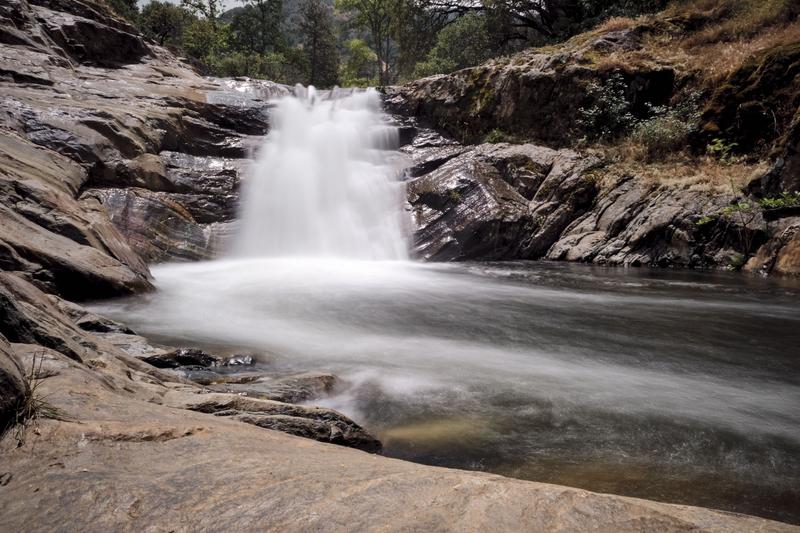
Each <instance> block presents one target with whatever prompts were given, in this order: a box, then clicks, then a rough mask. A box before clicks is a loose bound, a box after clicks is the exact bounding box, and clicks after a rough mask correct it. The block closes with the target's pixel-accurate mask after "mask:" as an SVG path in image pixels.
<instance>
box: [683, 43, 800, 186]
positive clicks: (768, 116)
mask: <svg viewBox="0 0 800 533" xmlns="http://www.w3.org/2000/svg"><path fill="white" fill-rule="evenodd" d="M798 117H800V43H794V44H785V45H778V46H773V47H771V48H768V49H766V50H763V51H761V52H759V53H758V54H756V55H755V56H754V57H753V58H751V59H750V60H749V61H747V62H746V63H745V64H744V65H743V66H742V67H741V68H739V69H737V70H736V71H735V72H733V73H732V74H731V75H730V76H729V77H728V78H727V79H726V80H725V82H724V83H723V84H721V86H720V87H719V88H717V90H716V91H715V92H714V94H713V95H712V97H711V99H710V101H709V103H708V104H707V106H706V108H705V110H704V112H703V116H702V122H701V131H700V135H699V136H698V144H699V147H700V148H701V149H705V146H706V144H707V143H709V142H711V141H712V140H713V139H717V138H718V139H722V140H723V141H724V142H726V143H731V144H732V143H735V146H734V151H735V152H736V153H744V154H752V155H754V156H762V157H763V156H765V155H768V154H770V153H772V155H773V156H776V157H780V158H782V159H784V160H785V159H788V160H789V162H790V164H789V165H788V168H786V166H785V165H784V164H783V162H782V163H781V168H779V169H777V172H776V173H775V175H774V176H771V177H772V179H770V180H767V181H766V182H764V183H763V187H762V188H761V191H759V192H761V193H762V194H776V193H779V192H781V191H795V190H798V189H800V178H799V177H798V174H797V168H796V165H797V163H796V162H793V161H794V159H795V158H796V155H795V154H796V153H797V145H798V132H797V128H798ZM793 165H794V166H793Z"/></svg>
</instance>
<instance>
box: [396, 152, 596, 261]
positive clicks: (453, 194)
mask: <svg viewBox="0 0 800 533" xmlns="http://www.w3.org/2000/svg"><path fill="white" fill-rule="evenodd" d="M434 157H436V156H434ZM592 164H594V161H593V160H591V159H582V158H579V157H578V155H577V154H576V153H574V152H572V151H569V150H563V151H556V150H551V149H548V148H542V147H536V146H533V145H504V144H501V145H492V144H485V145H480V146H477V147H475V148H473V149H470V150H467V151H464V152H463V153H462V154H461V155H458V156H456V157H454V158H452V159H451V160H449V161H447V162H446V163H444V164H443V165H441V166H440V167H439V168H437V169H436V170H434V171H433V172H430V173H428V174H425V175H423V176H421V177H419V178H415V179H412V180H410V181H409V182H408V185H407V187H408V198H409V203H410V204H411V208H412V215H413V217H414V221H415V225H416V232H415V249H416V252H417V254H418V255H419V256H421V257H423V258H425V259H429V260H437V261H441V260H465V259H486V260H495V259H529V258H537V257H541V256H542V255H543V254H544V253H546V251H547V250H548V249H549V248H550V246H551V245H552V244H553V243H554V242H555V241H556V240H557V239H558V237H559V235H560V233H561V232H562V231H563V230H564V229H565V228H566V227H567V225H569V223H570V222H572V221H573V220H574V219H575V218H576V217H578V216H580V214H582V213H583V211H584V210H586V209H587V208H588V207H589V206H590V205H591V202H592V200H593V198H594V194H595V188H594V184H593V183H592V181H591V180H589V179H587V178H586V176H585V175H584V174H585V171H586V170H587V169H589V168H590V167H591V165H592Z"/></svg>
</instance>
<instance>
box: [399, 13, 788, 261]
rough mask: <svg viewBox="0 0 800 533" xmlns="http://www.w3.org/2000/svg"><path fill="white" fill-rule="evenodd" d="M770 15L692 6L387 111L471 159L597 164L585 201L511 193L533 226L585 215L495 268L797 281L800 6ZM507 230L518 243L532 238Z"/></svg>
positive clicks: (486, 68) (613, 27)
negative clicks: (477, 154) (507, 148)
mask: <svg viewBox="0 0 800 533" xmlns="http://www.w3.org/2000/svg"><path fill="white" fill-rule="evenodd" d="M773 4H775V5H772V4H770V5H769V6H765V5H763V4H761V3H755V2H751V3H738V2H725V1H722V0H720V1H716V2H714V1H709V2H704V3H696V2H694V3H688V4H686V5H677V6H673V7H671V8H669V9H668V10H666V11H665V12H662V13H659V14H656V15H652V16H645V17H640V18H638V19H635V20H632V19H612V20H609V21H607V22H606V23H604V24H603V25H602V26H601V27H599V28H597V29H596V30H593V31H591V32H588V33H585V34H582V35H579V36H577V37H575V38H573V39H571V40H569V41H568V42H566V43H564V44H562V45H556V46H551V47H546V48H539V49H530V50H527V51H525V52H522V53H519V54H516V55H513V56H510V57H506V58H501V59H496V60H492V61H490V62H488V63H486V64H484V65H481V66H478V67H474V68H468V69H465V70H461V71H458V72H455V73H453V74H451V75H440V76H434V77H431V78H425V79H422V80H418V81H415V82H412V83H410V84H408V85H405V86H401V87H398V88H390V89H387V94H388V102H389V105H390V107H391V108H392V109H393V110H395V111H397V112H399V113H403V114H407V115H410V116H415V117H418V118H419V119H421V121H422V122H423V123H427V124H429V125H432V126H433V127H435V128H439V129H442V130H444V131H446V132H448V133H449V134H450V135H451V136H452V137H453V138H454V139H455V140H456V141H458V142H461V143H464V145H465V146H469V145H471V144H473V143H481V142H484V143H485V142H489V143H492V142H495V143H496V142H498V141H503V142H511V143H512V145H514V144H516V145H521V143H522V144H523V145H524V143H533V144H538V145H545V146H548V147H552V148H556V149H572V150H577V152H578V153H579V154H580V156H581V157H584V158H589V159H591V158H596V162H595V163H593V164H592V165H591V167H592V168H591V170H590V171H589V172H588V173H587V179H585V180H582V181H581V182H580V183H581V184H580V185H579V188H578V189H574V188H573V189H571V190H568V191H562V193H560V195H558V194H556V195H555V196H554V193H553V191H552V189H547V190H546V191H543V190H541V189H539V190H538V191H537V190H536V188H534V189H533V190H530V191H527V192H526V191H521V190H519V189H518V190H517V192H519V193H521V194H522V196H523V197H526V196H527V197H526V198H522V199H521V201H522V202H523V205H524V204H525V203H530V204H531V210H532V211H534V212H535V213H537V212H538V211H537V209H538V208H537V207H536V206H537V205H543V208H544V209H548V208H547V207H546V206H545V205H544V204H547V203H548V202H549V203H550V204H551V205H555V204H553V202H556V203H558V204H559V205H563V204H564V202H567V203H569V202H568V201H567V200H568V199H569V198H572V199H573V200H574V199H575V198H582V200H580V201H579V204H580V205H577V206H575V207H574V208H569V209H567V210H566V211H564V212H563V213H562V215H560V216H559V217H558V218H559V223H558V225H557V227H553V226H552V225H550V224H548V223H545V225H546V226H547V227H546V231H545V233H548V235H549V236H548V237H547V238H546V239H545V241H543V242H538V243H537V244H536V245H535V246H534V247H533V250H530V249H527V250H526V249H523V250H519V249H512V250H508V251H506V252H504V253H502V254H500V255H497V256H495V258H501V257H502V258H536V257H542V256H547V257H548V258H552V259H570V260H580V261H589V262H596V263H603V264H626V265H628V264H650V265H660V266H712V267H730V268H739V267H741V266H744V267H745V268H746V269H747V270H750V271H763V272H769V271H771V270H773V268H776V271H778V272H783V273H797V271H798V270H797V258H798V248H797V246H798V238H799V237H797V236H796V235H797V228H798V218H797V214H798V209H799V208H800V197H799V196H798V195H797V194H796V191H798V189H800V181H799V180H800V175H799V174H798V164H799V163H798V156H797V151H798V142H800V136H799V135H800V129H798V124H800V114H798V106H799V105H800V92H798V87H800V83H799V81H800V78H798V76H800V61H799V60H800V49H799V48H798V35H800V23H798V20H797V8H796V6H793V4H791V3H788V2H787V3H780V2H776V3H773ZM781 6H782V7H781ZM521 149H522V148H519V149H518V150H521ZM522 163H523V165H528V166H531V165H533V167H532V168H538V165H539V163H537V162H536V161H535V160H533V159H530V158H527V159H523V160H522ZM515 165H516V166H517V167H519V166H520V163H515ZM536 173H537V172H534V174H536ZM501 174H503V170H502V169H501ZM506 174H507V173H506ZM501 177H502V178H503V179H504V180H505V181H507V182H509V183H511V184H512V186H513V185H514V183H513V181H512V180H514V179H517V178H514V177H508V176H506V175H503V176H501ZM526 186H527V187H528V188H530V184H527V185H526ZM578 190H581V191H584V192H582V193H581V194H578V195H577V196H576V192H577V191H578ZM440 194H441V195H442V196H446V195H447V194H448V192H447V191H441V193H440ZM565 195H566V196H565ZM587 195H588V196H587ZM499 203H500V204H502V203H503V202H502V201H500V202H499ZM573 203H574V201H573ZM562 209H563V208H562ZM536 216H539V215H534V217H533V218H535V217H536ZM545 216H550V213H549V212H547V213H546V214H545ZM443 218H444V217H443ZM501 218H503V220H504V222H503V224H504V226H508V225H509V224H510V225H511V227H512V228H511V231H512V232H515V231H517V229H516V228H517V227H519V226H524V228H523V229H522V230H521V231H522V233H526V234H529V233H530V227H531V225H533V226H534V227H535V226H536V225H537V222H536V221H535V220H533V219H532V218H531V217H530V216H528V215H527V214H526V215H525V216H523V217H522V219H519V218H515V219H514V220H511V221H509V220H508V219H507V218H505V215H502V217H501ZM543 231H544V228H543ZM512 240H515V241H517V242H519V241H520V238H516V237H512ZM512 248H513V246H512ZM495 249H497V248H495ZM461 256H463V257H473V258H479V257H481V256H480V255H478V256H473V255H471V254H470V253H469V252H464V253H462V254H461ZM751 256H755V257H753V258H751ZM745 263H746V265H745Z"/></svg>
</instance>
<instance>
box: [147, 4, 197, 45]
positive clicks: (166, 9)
mask: <svg viewBox="0 0 800 533" xmlns="http://www.w3.org/2000/svg"><path fill="white" fill-rule="evenodd" d="M191 22H192V15H191V13H189V12H188V11H186V9H184V8H182V7H178V6H176V5H173V4H170V3H168V2H161V1H159V0H153V1H152V2H150V3H149V4H147V5H146V6H144V8H143V9H142V13H141V15H139V29H140V30H141V31H142V33H144V34H145V35H146V36H147V37H149V38H150V39H153V40H154V41H156V42H157V43H158V44H160V45H161V46H164V45H167V44H169V45H173V46H176V45H178V44H180V43H181V39H182V37H183V32H184V30H185V29H186V26H188V25H189V24H190V23H191Z"/></svg>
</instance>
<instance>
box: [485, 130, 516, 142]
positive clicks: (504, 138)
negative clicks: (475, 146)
mask: <svg viewBox="0 0 800 533" xmlns="http://www.w3.org/2000/svg"><path fill="white" fill-rule="evenodd" d="M483 142H485V143H490V144H497V143H510V142H514V137H512V136H511V135H509V134H507V133H506V132H504V131H503V130H501V129H499V128H495V129H493V130H492V131H490V132H489V133H487V134H486V135H485V136H484V138H483Z"/></svg>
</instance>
